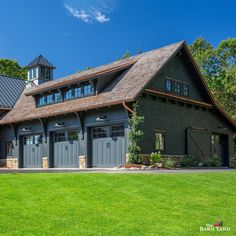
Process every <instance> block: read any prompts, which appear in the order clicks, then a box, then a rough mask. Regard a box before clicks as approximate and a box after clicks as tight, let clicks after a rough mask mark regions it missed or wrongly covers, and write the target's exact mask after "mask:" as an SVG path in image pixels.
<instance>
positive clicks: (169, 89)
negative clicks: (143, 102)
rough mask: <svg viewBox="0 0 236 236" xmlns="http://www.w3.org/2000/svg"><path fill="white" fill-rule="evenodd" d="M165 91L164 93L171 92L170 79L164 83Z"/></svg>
mask: <svg viewBox="0 0 236 236" xmlns="http://www.w3.org/2000/svg"><path fill="white" fill-rule="evenodd" d="M165 90H166V92H171V91H172V81H171V80H170V79H166V81H165Z"/></svg>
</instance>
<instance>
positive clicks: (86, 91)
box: [84, 83, 93, 96]
mask: <svg viewBox="0 0 236 236" xmlns="http://www.w3.org/2000/svg"><path fill="white" fill-rule="evenodd" d="M92 93H93V86H92V84H90V83H87V84H85V85H84V96H87V95H90V94H92Z"/></svg>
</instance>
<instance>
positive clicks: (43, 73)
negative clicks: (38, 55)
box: [40, 66, 45, 78]
mask: <svg viewBox="0 0 236 236" xmlns="http://www.w3.org/2000/svg"><path fill="white" fill-rule="evenodd" d="M40 77H42V78H45V67H43V66H41V67H40Z"/></svg>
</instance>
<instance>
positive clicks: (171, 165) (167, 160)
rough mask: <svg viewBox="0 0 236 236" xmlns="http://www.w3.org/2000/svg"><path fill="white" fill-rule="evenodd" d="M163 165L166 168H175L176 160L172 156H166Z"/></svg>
mask: <svg viewBox="0 0 236 236" xmlns="http://www.w3.org/2000/svg"><path fill="white" fill-rule="evenodd" d="M163 167H165V168H168V169H170V168H174V167H175V161H174V160H173V159H172V158H164V162H163Z"/></svg>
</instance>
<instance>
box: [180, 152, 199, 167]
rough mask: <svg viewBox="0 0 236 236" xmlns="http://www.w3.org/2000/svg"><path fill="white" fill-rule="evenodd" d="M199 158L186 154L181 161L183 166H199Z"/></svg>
mask: <svg viewBox="0 0 236 236" xmlns="http://www.w3.org/2000/svg"><path fill="white" fill-rule="evenodd" d="M198 163H199V162H198V160H197V158H195V156H192V155H187V156H184V157H183V159H182V160H181V161H180V166H181V167H197V166H198Z"/></svg>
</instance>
